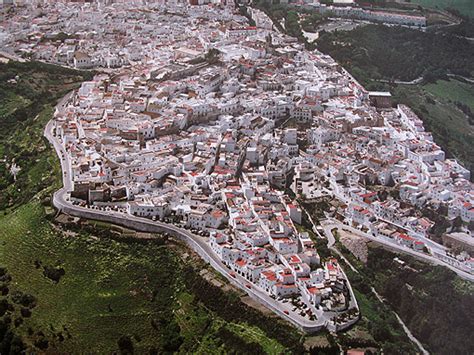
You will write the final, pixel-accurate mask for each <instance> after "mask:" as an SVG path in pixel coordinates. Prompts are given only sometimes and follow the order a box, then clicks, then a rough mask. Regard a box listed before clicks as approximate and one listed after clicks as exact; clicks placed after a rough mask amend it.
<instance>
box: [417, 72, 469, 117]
mask: <svg viewBox="0 0 474 355" xmlns="http://www.w3.org/2000/svg"><path fill="white" fill-rule="evenodd" d="M423 88H424V89H425V90H426V91H428V92H429V93H430V94H432V95H435V96H437V97H438V98H440V99H444V100H447V101H451V102H456V101H459V102H461V103H463V104H465V105H468V106H469V107H470V108H471V110H472V111H474V86H473V85H472V84H468V83H462V82H460V81H458V80H438V81H437V82H436V83H434V84H433V83H430V84H426V85H424V86H423Z"/></svg>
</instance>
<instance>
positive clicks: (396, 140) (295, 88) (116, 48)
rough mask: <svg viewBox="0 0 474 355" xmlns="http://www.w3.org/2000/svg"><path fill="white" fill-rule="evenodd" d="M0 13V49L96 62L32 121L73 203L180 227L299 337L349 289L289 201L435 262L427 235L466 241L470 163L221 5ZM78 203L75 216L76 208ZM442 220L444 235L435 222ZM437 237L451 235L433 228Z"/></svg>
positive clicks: (340, 313) (338, 311)
mask: <svg viewBox="0 0 474 355" xmlns="http://www.w3.org/2000/svg"><path fill="white" fill-rule="evenodd" d="M37 12H38V13H36V14H27V13H26V12H25V13H22V12H21V11H19V12H18V13H17V14H16V15H14V16H12V17H10V18H8V19H7V20H5V21H4V22H3V23H2V27H3V29H4V30H5V34H4V35H3V36H2V37H1V38H0V41H1V43H2V48H5V50H6V51H7V52H9V53H10V55H11V56H23V57H26V58H32V59H35V60H42V61H46V62H50V63H55V64H57V65H62V66H68V67H75V68H80V69H90V70H97V75H95V77H94V79H93V80H91V81H88V82H84V83H83V84H82V85H81V87H80V88H79V89H78V90H77V91H75V92H73V93H71V94H70V95H68V96H67V97H66V98H65V100H64V101H63V102H62V103H60V104H59V105H58V106H57V108H56V112H55V114H54V119H53V120H52V122H51V124H50V125H49V126H48V127H47V130H49V129H50V131H49V134H50V135H51V139H52V140H54V141H55V142H56V143H57V147H56V149H57V151H58V152H59V155H60V157H61V160H62V166H63V169H64V172H63V174H64V180H65V181H67V183H65V186H66V187H67V189H66V191H65V195H64V201H65V203H68V204H70V205H71V206H74V208H76V209H77V211H81V210H90V211H96V212H98V213H103V214H104V215H107V214H108V215H121V216H123V217H124V218H129V219H130V220H140V218H146V219H149V220H150V221H156V223H162V222H165V223H168V224H172V225H174V226H176V227H179V228H181V229H183V230H186V229H187V230H190V231H191V232H192V233H193V234H194V235H196V238H200V240H202V241H203V242H204V243H206V244H207V245H208V246H209V250H210V253H213V255H212V256H211V257H210V258H213V259H216V260H219V261H220V263H221V264H222V265H223V266H224V267H225V270H227V271H226V276H228V277H230V278H231V281H232V282H234V283H236V284H238V285H240V286H241V287H242V288H243V289H245V290H246V291H247V292H249V293H250V294H252V295H253V296H255V297H256V298H257V299H258V300H260V301H261V302H262V303H264V304H266V305H267V306H269V307H270V308H272V309H273V310H275V311H276V312H277V313H279V314H280V315H281V316H282V317H285V318H287V319H289V320H290V321H292V322H293V323H294V324H296V325H299V326H300V327H302V328H304V329H313V330H314V329H320V328H322V327H326V328H328V329H330V330H334V331H337V330H340V329H344V328H346V327H348V326H350V325H352V324H353V323H355V322H356V321H357V320H358V317H359V310H358V305H357V300H356V299H355V297H354V294H353V292H352V289H351V286H350V283H349V281H348V279H347V277H346V276H345V273H344V270H343V269H342V267H341V265H339V263H338V262H337V260H336V259H334V258H322V257H321V256H320V255H319V253H318V250H317V248H316V246H315V244H314V241H313V240H312V239H311V238H310V235H309V234H308V232H305V231H304V228H302V227H301V225H302V224H303V222H304V220H306V219H307V215H306V211H305V208H304V205H307V204H309V203H316V204H317V203H319V202H320V201H331V202H333V205H334V206H333V207H332V208H331V209H330V210H328V211H325V221H324V225H325V226H330V228H326V230H328V229H330V231H329V232H328V233H324V231H323V233H321V234H322V235H321V234H320V230H321V229H320V228H317V226H315V225H313V226H312V227H313V231H314V233H315V234H316V235H317V237H319V238H323V237H327V238H331V235H330V234H331V233H332V231H331V230H333V229H338V228H340V229H343V228H345V229H346V230H351V231H352V232H353V233H357V234H360V235H362V236H365V237H367V238H369V239H373V240H376V241H379V242H380V243H382V244H388V245H391V246H393V247H394V248H396V249H398V250H400V251H405V252H409V253H416V254H418V255H421V256H422V257H425V258H429V259H433V260H436V262H439V263H441V264H443V265H448V266H450V267H452V268H453V269H454V270H456V271H457V272H458V273H460V274H461V275H464V277H466V278H469V277H471V276H472V274H473V273H474V260H473V259H472V258H471V256H470V254H469V253H468V252H466V251H465V250H463V251H462V252H456V251H455V250H454V249H450V248H448V247H447V246H446V245H442V244H441V243H440V242H439V240H438V241H436V240H433V239H432V238H430V236H431V235H430V231H432V229H433V227H435V225H436V221H434V220H433V219H434V218H433V217H431V218H432V219H430V216H432V215H433V214H429V213H426V210H427V209H428V207H429V210H430V211H438V212H437V213H440V214H442V215H445V216H447V218H449V219H450V220H458V221H459V223H458V224H459V225H458V226H457V227H456V231H454V228H448V227H446V228H445V230H443V231H442V232H443V233H444V232H446V235H445V236H444V237H445V238H448V239H450V240H451V241H452V242H453V241H454V242H456V243H460V244H462V245H468V246H472V241H471V234H470V233H471V232H470V231H469V225H470V224H472V221H473V220H474V205H473V204H474V197H473V195H472V192H471V191H472V183H471V182H470V181H469V179H470V173H469V171H468V170H467V169H465V168H464V167H463V166H461V165H460V164H459V163H458V162H457V161H456V160H454V159H446V158H445V154H444V152H443V151H442V149H441V148H440V147H439V146H438V145H437V144H436V143H435V142H434V141H433V137H432V135H431V134H430V133H429V132H427V131H426V130H425V129H424V126H423V123H422V121H421V120H420V119H419V118H418V117H417V116H416V115H415V114H414V113H413V112H412V111H411V110H410V108H409V107H406V106H403V105H399V106H398V107H396V108H392V106H391V97H390V94H389V93H386V92H368V91H367V90H365V88H364V87H362V86H361V85H360V84H359V83H358V82H357V81H356V80H355V79H354V78H353V77H352V76H351V75H350V74H349V73H348V72H346V71H345V70H344V69H343V68H342V67H341V66H339V65H338V64H337V63H336V62H335V61H334V60H333V59H332V58H331V57H329V56H327V55H324V54H322V53H320V52H319V51H317V50H315V51H311V52H310V51H307V50H305V48H304V46H303V45H302V44H300V43H298V42H297V41H296V40H295V39H294V38H291V37H288V36H286V35H285V34H282V33H280V32H278V31H276V30H274V28H273V25H272V23H271V21H270V19H269V18H268V17H267V16H266V15H265V14H263V13H262V12H260V11H258V10H251V11H250V15H249V16H251V18H252V19H253V21H254V22H255V24H256V25H255V26H249V23H248V18H247V17H245V16H242V15H241V14H240V13H239V11H238V9H236V8H235V5H234V3H233V2H232V3H227V4H219V5H216V4H209V5H202V6H188V5H183V4H170V3H167V4H149V5H143V6H137V5H136V4H134V5H133V6H132V5H130V4H127V3H118V4H111V5H104V4H100V5H97V4H94V5H92V4H80V5H79V4H70V3H69V4H63V3H54V4H45V5H43V6H42V7H39V8H37ZM78 213H79V212H78ZM448 229H452V230H448ZM451 232H452V233H451Z"/></svg>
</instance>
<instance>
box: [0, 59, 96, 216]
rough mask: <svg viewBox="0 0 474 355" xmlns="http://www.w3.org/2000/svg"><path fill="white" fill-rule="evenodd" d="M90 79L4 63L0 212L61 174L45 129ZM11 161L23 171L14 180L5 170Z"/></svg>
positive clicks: (79, 74) (49, 67)
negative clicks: (60, 104)
mask: <svg viewBox="0 0 474 355" xmlns="http://www.w3.org/2000/svg"><path fill="white" fill-rule="evenodd" d="M91 76H92V73H91V72H78V71H75V70H70V69H65V68H61V67H58V66H54V65H48V64H42V63H37V62H28V63H18V62H10V63H8V64H0V159H2V160H0V210H3V209H5V208H7V207H12V206H15V205H19V204H21V203H24V202H26V201H28V200H29V199H30V198H31V197H32V196H34V195H35V194H36V193H38V192H39V191H41V190H42V189H44V188H46V187H48V186H51V185H52V183H53V182H54V179H53V176H54V174H51V172H52V171H54V173H55V174H59V169H58V167H59V165H58V164H55V163H54V161H55V156H54V152H53V151H52V150H50V149H49V148H48V146H47V142H46V141H45V139H44V138H43V129H44V126H45V125H46V123H47V122H48V121H49V120H50V119H51V115H52V113H53V106H54V105H55V104H56V101H57V100H58V99H59V98H60V97H62V96H63V95H64V94H66V93H67V92H68V91H70V90H72V89H73V88H75V87H77V85H78V84H79V83H80V82H82V81H84V80H87V79H89V78H91ZM15 78H16V79H15ZM3 159H6V162H4V161H3ZM13 161H14V162H15V163H16V164H17V165H18V166H19V167H20V168H21V170H20V172H19V173H18V175H17V180H16V181H15V180H14V178H13V175H12V174H11V173H10V171H9V169H8V168H7V164H11V163H12V162H13Z"/></svg>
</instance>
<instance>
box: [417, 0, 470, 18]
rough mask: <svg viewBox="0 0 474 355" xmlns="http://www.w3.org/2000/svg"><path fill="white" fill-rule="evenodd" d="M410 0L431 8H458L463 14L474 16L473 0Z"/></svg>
mask: <svg viewBox="0 0 474 355" xmlns="http://www.w3.org/2000/svg"><path fill="white" fill-rule="evenodd" d="M410 2H411V3H413V4H419V5H421V6H424V7H429V8H435V9H445V10H446V9H447V10H456V11H458V12H459V13H460V14H462V15H465V16H470V17H474V6H473V4H472V0H411V1H410Z"/></svg>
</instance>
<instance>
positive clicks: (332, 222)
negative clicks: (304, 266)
mask: <svg viewBox="0 0 474 355" xmlns="http://www.w3.org/2000/svg"><path fill="white" fill-rule="evenodd" d="M323 227H324V229H325V230H326V229H329V231H330V230H331V229H333V228H340V229H345V230H347V231H349V232H351V233H354V234H356V235H359V236H361V237H363V238H366V239H369V240H372V241H374V242H377V243H379V244H383V245H385V246H387V247H390V248H392V249H395V250H396V251H397V252H401V253H405V254H409V255H411V256H414V257H417V258H420V259H423V260H425V261H427V262H429V263H431V264H434V265H440V266H445V267H447V268H449V269H451V270H452V271H454V272H455V273H456V274H458V276H459V277H461V278H463V279H465V280H469V281H473V282H474V275H473V274H470V273H468V272H466V271H463V270H460V269H458V268H456V267H454V266H452V265H449V264H448V263H446V262H444V261H442V260H440V259H438V258H435V257H433V256H431V255H427V254H425V253H421V252H418V251H415V250H413V249H411V248H408V247H405V246H402V245H399V244H396V243H393V242H390V241H387V240H384V239H382V238H377V237H374V236H372V235H370V234H367V233H364V232H362V231H360V230H358V229H355V228H353V227H351V226H348V225H346V224H343V223H341V222H339V221H337V220H334V219H330V220H329V219H328V220H327V221H326V222H325V223H324V226H323ZM329 234H330V235H331V236H332V233H326V235H327V236H328V238H329ZM333 240H334V237H333V236H332V242H333V243H334V241H333ZM330 242H331V241H330ZM328 245H329V244H328Z"/></svg>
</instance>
